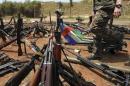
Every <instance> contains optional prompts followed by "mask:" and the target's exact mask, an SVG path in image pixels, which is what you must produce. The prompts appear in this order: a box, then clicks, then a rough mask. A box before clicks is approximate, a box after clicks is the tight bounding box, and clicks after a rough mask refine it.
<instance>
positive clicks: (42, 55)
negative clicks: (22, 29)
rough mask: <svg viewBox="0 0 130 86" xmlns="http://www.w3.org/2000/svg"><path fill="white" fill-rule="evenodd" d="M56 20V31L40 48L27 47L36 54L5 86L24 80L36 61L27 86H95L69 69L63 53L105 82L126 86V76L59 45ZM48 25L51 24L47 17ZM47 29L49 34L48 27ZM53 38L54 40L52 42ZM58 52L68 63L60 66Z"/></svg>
mask: <svg viewBox="0 0 130 86" xmlns="http://www.w3.org/2000/svg"><path fill="white" fill-rule="evenodd" d="M56 14H57V17H58V16H59V15H60V13H59V12H58V11H57V12H56ZM60 16H61V15H60ZM60 21H61V19H60V18H57V25H56V26H57V27H56V30H54V31H55V32H53V35H54V36H51V37H50V38H49V41H48V43H47V45H46V46H44V47H43V48H41V49H40V48H38V47H37V46H36V45H35V44H32V45H31V47H32V49H33V50H34V51H35V53H36V55H34V56H32V58H31V61H30V62H28V63H27V64H26V65H25V66H24V67H22V69H21V70H20V71H19V72H18V73H17V74H16V75H15V76H13V77H11V78H10V79H9V80H8V81H7V83H6V84H5V86H19V85H20V84H21V82H22V81H23V80H24V78H26V77H27V75H28V74H29V73H30V72H31V71H32V70H33V69H35V61H39V62H40V65H39V68H38V69H37V70H36V71H35V74H34V76H33V78H32V79H30V80H29V81H28V86H64V83H67V84H68V85H69V86H96V85H94V84H93V83H91V82H88V81H86V80H85V79H84V78H83V77H82V76H81V75H80V74H78V73H77V72H76V71H75V70H74V69H73V67H72V66H71V64H70V61H69V59H68V58H67V54H66V52H65V51H67V52H70V53H71V54H73V55H75V56H76V57H77V60H79V64H81V65H83V66H85V67H87V68H88V69H90V70H98V71H100V72H101V74H104V75H107V76H109V81H112V82H113V83H114V84H116V85H118V86H130V73H126V72H123V71H120V70H118V69H113V68H111V67H109V66H107V65H104V64H102V65H97V64H95V63H93V62H91V61H90V60H87V59H84V58H83V57H82V56H81V55H79V54H75V53H73V52H72V51H69V50H68V49H66V48H65V47H64V46H62V45H61V42H60V41H61V33H60V32H58V28H59V26H58V25H60V23H59V22H60ZM50 23H52V22H51V17H50ZM51 30H52V31H53V29H52V27H51ZM19 36H20V35H19ZM53 37H55V41H54V39H53ZM61 53H63V54H64V56H65V57H66V61H68V64H64V63H62V61H61V56H62V55H61ZM113 79H114V81H113ZM16 81H17V82H16Z"/></svg>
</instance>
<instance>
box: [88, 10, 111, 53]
mask: <svg viewBox="0 0 130 86" xmlns="http://www.w3.org/2000/svg"><path fill="white" fill-rule="evenodd" d="M112 14H113V10H112V9H111V10H110V9H109V10H98V11H97V12H96V14H95V16H94V18H93V21H92V23H91V25H90V28H91V32H92V33H93V34H95V36H96V37H95V45H96V48H97V52H100V51H101V50H102V45H101V40H102V38H103V36H104V35H106V33H107V29H106V26H107V25H108V22H109V20H110V19H111V17H112Z"/></svg>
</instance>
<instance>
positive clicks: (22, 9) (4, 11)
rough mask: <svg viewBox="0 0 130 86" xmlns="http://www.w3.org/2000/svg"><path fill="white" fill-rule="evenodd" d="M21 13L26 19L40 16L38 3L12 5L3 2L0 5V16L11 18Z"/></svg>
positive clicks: (39, 4)
mask: <svg viewBox="0 0 130 86" xmlns="http://www.w3.org/2000/svg"><path fill="white" fill-rule="evenodd" d="M17 13H21V14H22V15H24V16H26V17H38V16H40V14H41V3H40V2H35V1H33V2H26V3H12V2H4V3H2V4H0V15H2V16H12V15H16V14H17Z"/></svg>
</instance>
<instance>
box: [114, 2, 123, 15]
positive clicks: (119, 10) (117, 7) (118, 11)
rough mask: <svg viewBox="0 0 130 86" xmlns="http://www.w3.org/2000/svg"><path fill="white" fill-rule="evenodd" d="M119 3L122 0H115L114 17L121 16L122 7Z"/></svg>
mask: <svg viewBox="0 0 130 86" xmlns="http://www.w3.org/2000/svg"><path fill="white" fill-rule="evenodd" d="M121 2H122V0H116V6H115V9H114V13H113V15H114V16H115V17H119V16H121V7H122V5H121Z"/></svg>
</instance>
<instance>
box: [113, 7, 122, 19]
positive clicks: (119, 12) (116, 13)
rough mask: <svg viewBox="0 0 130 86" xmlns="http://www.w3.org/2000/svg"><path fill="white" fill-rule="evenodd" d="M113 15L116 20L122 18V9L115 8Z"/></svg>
mask: <svg viewBox="0 0 130 86" xmlns="http://www.w3.org/2000/svg"><path fill="white" fill-rule="evenodd" d="M113 15H114V17H116V18H118V17H119V16H121V8H117V7H115V9H114V13H113Z"/></svg>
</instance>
